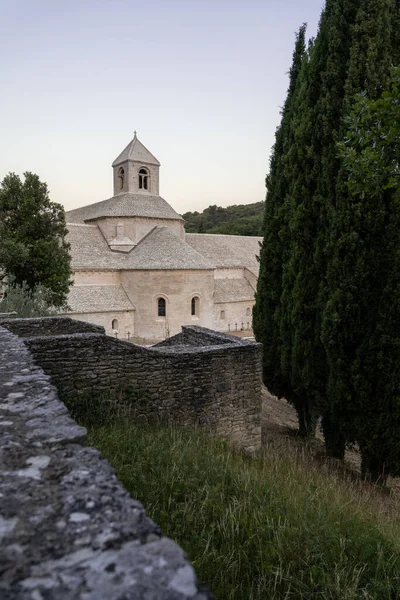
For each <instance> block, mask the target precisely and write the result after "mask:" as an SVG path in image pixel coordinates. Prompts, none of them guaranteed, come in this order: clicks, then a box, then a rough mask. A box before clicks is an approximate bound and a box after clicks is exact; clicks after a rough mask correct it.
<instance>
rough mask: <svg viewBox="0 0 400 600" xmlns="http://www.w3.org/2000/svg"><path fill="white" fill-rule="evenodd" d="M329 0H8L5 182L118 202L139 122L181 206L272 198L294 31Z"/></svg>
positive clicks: (4, 2) (0, 146)
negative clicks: (117, 164) (116, 177)
mask: <svg viewBox="0 0 400 600" xmlns="http://www.w3.org/2000/svg"><path fill="white" fill-rule="evenodd" d="M323 5H324V0H286V1H285V0H148V1H147V2H146V1H143V0H140V1H138V0H66V1H63V2H62V1H60V0H12V1H11V2H10V1H9V0H0V56H1V60H0V76H1V88H2V93H1V96H0V180H2V179H3V177H4V175H5V174H6V173H8V172H9V171H14V172H16V173H18V174H20V175H22V173H23V172H24V171H32V172H34V173H37V174H38V175H39V177H40V178H41V179H42V180H43V181H46V182H47V183H48V185H49V188H50V195H51V199H52V200H53V201H55V202H60V203H61V204H63V205H64V207H65V209H66V210H69V209H72V208H76V207H78V206H83V205H85V204H90V203H92V202H98V201H100V200H103V199H105V198H109V197H110V196H112V194H113V190H112V169H111V163H112V161H113V160H114V159H115V158H116V157H117V156H118V154H119V153H120V152H121V151H122V150H123V148H124V147H125V146H126V145H127V144H128V142H129V141H130V140H131V139H132V137H133V132H134V130H135V129H136V130H137V132H138V138H139V139H140V141H141V142H142V143H143V144H144V145H145V146H146V147H147V148H148V149H149V150H150V152H152V153H153V154H154V155H155V156H156V157H157V158H158V159H159V161H160V162H161V170H160V194H161V196H163V197H164V198H165V199H166V200H167V201H168V202H169V203H170V204H171V205H172V206H173V207H174V208H175V210H177V211H178V212H180V213H184V212H186V211H189V210H198V211H201V210H203V209H204V208H206V207H207V206H209V205H210V204H217V205H219V206H228V205H231V204H248V203H251V202H258V201H260V200H264V197H265V187H264V180H265V175H266V173H267V171H268V167H269V156H270V151H271V146H272V144H273V142H274V134H275V129H276V127H277V125H278V124H279V121H280V115H279V110H280V107H281V106H282V105H283V102H284V99H285V95H286V90H287V85H288V78H287V72H288V70H289V68H290V65H291V60H292V52H293V46H294V40H295V36H294V34H295V32H296V31H297V30H298V29H299V27H300V25H301V24H302V23H303V22H307V23H308V30H307V33H308V36H313V35H315V34H316V31H317V25H318V20H319V17H320V13H321V10H322V7H323Z"/></svg>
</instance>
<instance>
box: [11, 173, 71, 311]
mask: <svg viewBox="0 0 400 600" xmlns="http://www.w3.org/2000/svg"><path fill="white" fill-rule="evenodd" d="M0 223H1V225H0V270H1V277H2V278H3V279H4V278H6V277H10V276H12V277H13V279H14V281H15V283H16V284H18V285H22V284H23V283H24V282H25V283H26V285H27V286H28V287H29V288H30V289H31V290H33V289H34V288H35V287H36V286H37V285H38V284H41V285H43V286H44V287H45V288H46V289H47V290H48V291H49V294H48V301H49V303H50V304H51V305H53V306H63V305H65V302H66V297H67V293H68V289H69V283H70V281H69V278H70V256H69V253H68V249H69V245H68V244H67V242H66V241H65V235H66V233H67V230H66V224H65V214H64V210H63V207H62V206H61V205H60V204H56V203H55V202H51V201H50V198H49V194H48V189H47V185H46V183H43V182H41V181H40V180H39V177H38V176H37V175H34V174H32V173H25V174H24V181H21V179H20V177H18V175H15V174H14V173H10V174H8V175H7V176H6V177H5V178H4V180H3V181H2V182H1V184H0Z"/></svg>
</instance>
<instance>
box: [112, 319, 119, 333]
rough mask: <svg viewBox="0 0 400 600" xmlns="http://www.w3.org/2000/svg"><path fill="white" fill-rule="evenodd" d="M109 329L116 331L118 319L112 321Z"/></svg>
mask: <svg viewBox="0 0 400 600" xmlns="http://www.w3.org/2000/svg"><path fill="white" fill-rule="evenodd" d="M111 327H112V329H113V331H117V330H118V319H113V320H112V323H111Z"/></svg>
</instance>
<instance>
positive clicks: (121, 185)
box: [118, 167, 125, 190]
mask: <svg viewBox="0 0 400 600" xmlns="http://www.w3.org/2000/svg"><path fill="white" fill-rule="evenodd" d="M124 177H125V171H124V169H123V168H122V167H121V168H120V169H118V186H119V189H120V190H123V189H124Z"/></svg>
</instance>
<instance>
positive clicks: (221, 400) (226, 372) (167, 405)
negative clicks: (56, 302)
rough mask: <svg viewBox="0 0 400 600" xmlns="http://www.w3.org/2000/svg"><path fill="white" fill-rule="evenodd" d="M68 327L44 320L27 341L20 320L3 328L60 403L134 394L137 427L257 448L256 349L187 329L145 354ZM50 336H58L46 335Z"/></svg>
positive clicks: (258, 395)
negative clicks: (196, 433) (157, 425)
mask: <svg viewBox="0 0 400 600" xmlns="http://www.w3.org/2000/svg"><path fill="white" fill-rule="evenodd" d="M68 320H69V321H70V322H71V327H72V332H71V334H68V333H66V330H67V326H66V324H65V323H63V322H62V321H61V320H59V319H56V321H57V322H56V323H55V324H54V325H53V326H52V325H51V324H50V323H49V321H48V320H47V319H44V320H43V321H44V323H43V329H44V335H43V334H42V332H41V331H40V326H39V324H35V328H34V329H32V330H31V334H33V335H32V336H29V337H28V336H27V334H28V333H29V332H28V328H27V327H26V326H25V325H24V324H23V323H20V324H19V323H18V321H20V322H21V321H23V320H19V319H16V320H13V321H12V320H10V321H8V322H4V321H3V325H4V326H6V327H10V329H12V330H13V331H14V332H18V331H21V332H22V331H23V332H24V335H25V337H24V341H25V343H26V345H27V346H28V348H29V349H30V351H31V352H32V354H33V356H34V359H35V362H36V363H37V364H38V365H40V366H41V367H42V368H43V370H44V372H45V373H47V374H48V375H50V376H51V378H52V381H53V382H54V384H55V385H56V386H57V389H58V391H59V393H60V396H61V398H62V399H64V398H74V401H75V398H76V396H79V395H84V394H90V395H92V396H93V394H96V393H99V394H108V395H110V394H111V395H112V394H115V396H116V397H117V396H120V395H121V394H120V392H124V390H127V389H129V390H134V391H135V397H136V399H137V400H136V401H135V402H134V403H132V404H131V403H130V414H131V415H132V418H133V419H134V420H135V421H137V422H142V423H150V422H164V423H166V424H168V425H175V426H187V427H200V428H202V429H204V430H206V431H208V432H210V433H212V434H215V435H218V436H220V437H225V438H227V439H229V440H230V441H232V442H233V443H234V444H235V445H236V446H237V447H239V448H242V449H244V450H246V451H250V452H253V451H255V450H257V449H259V448H260V446H261V422H260V418H261V416H260V414H261V345H260V344H258V343H256V342H252V341H249V340H245V339H243V338H238V337H235V336H229V335H225V334H222V333H217V332H213V331H211V330H208V329H203V328H201V327H195V326H187V327H183V328H182V333H181V334H178V335H177V336H174V337H173V338H171V339H170V340H168V342H167V343H163V344H158V345H157V346H154V347H152V348H146V347H142V346H137V345H134V344H131V343H129V342H124V341H121V340H118V339H115V338H111V337H109V336H106V335H104V333H103V332H102V330H101V329H102V328H98V327H95V326H94V327H93V331H88V330H87V325H88V324H87V323H82V325H83V327H82V330H83V331H82V333H80V332H77V329H78V324H79V323H80V322H79V321H73V320H72V319H68V318H66V319H64V321H68ZM38 321H40V319H39V320H38ZM57 328H58V329H57ZM56 329H57V331H62V332H63V333H57V334H55V335H50V334H49V333H47V332H49V331H53V330H54V331H55V330H56ZM99 330H100V331H99ZM64 332H65V333H64Z"/></svg>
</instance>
